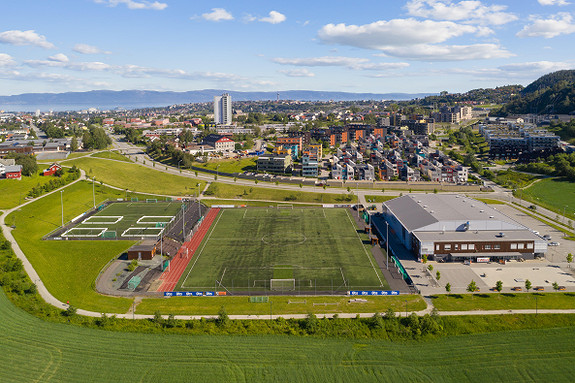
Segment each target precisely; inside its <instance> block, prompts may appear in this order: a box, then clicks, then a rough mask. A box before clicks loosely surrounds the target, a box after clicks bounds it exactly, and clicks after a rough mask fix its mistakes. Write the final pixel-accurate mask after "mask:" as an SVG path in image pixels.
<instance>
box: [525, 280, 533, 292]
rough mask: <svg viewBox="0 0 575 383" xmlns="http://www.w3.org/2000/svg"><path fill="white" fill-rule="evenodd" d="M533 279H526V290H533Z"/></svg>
mask: <svg viewBox="0 0 575 383" xmlns="http://www.w3.org/2000/svg"><path fill="white" fill-rule="evenodd" d="M531 287H532V285H531V281H530V280H529V279H526V280H525V290H527V292H529V290H531Z"/></svg>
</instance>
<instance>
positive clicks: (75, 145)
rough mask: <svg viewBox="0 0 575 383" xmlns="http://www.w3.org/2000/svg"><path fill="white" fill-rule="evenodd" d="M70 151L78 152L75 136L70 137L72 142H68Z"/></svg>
mask: <svg viewBox="0 0 575 383" xmlns="http://www.w3.org/2000/svg"><path fill="white" fill-rule="evenodd" d="M70 150H71V151H73V152H75V151H76V150H78V139H77V138H76V136H74V137H72V142H70Z"/></svg>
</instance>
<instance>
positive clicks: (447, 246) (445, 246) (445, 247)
mask: <svg viewBox="0 0 575 383" xmlns="http://www.w3.org/2000/svg"><path fill="white" fill-rule="evenodd" d="M443 249H444V250H451V245H443Z"/></svg>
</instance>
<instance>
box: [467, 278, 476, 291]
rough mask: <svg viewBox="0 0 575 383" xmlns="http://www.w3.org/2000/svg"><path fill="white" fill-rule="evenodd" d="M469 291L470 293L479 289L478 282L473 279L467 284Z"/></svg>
mask: <svg viewBox="0 0 575 383" xmlns="http://www.w3.org/2000/svg"><path fill="white" fill-rule="evenodd" d="M467 291H469V292H470V293H474V292H476V291H477V283H475V281H474V280H473V279H472V280H471V282H470V283H469V284H468V285H467Z"/></svg>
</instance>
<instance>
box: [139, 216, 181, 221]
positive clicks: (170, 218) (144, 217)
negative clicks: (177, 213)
mask: <svg viewBox="0 0 575 383" xmlns="http://www.w3.org/2000/svg"><path fill="white" fill-rule="evenodd" d="M147 218H168V219H167V220H158V219H156V220H151V221H148V220H147ZM173 220H174V216H173V215H143V216H141V217H140V218H139V219H138V220H137V221H136V223H157V222H165V223H169V222H172V221H173Z"/></svg>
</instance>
